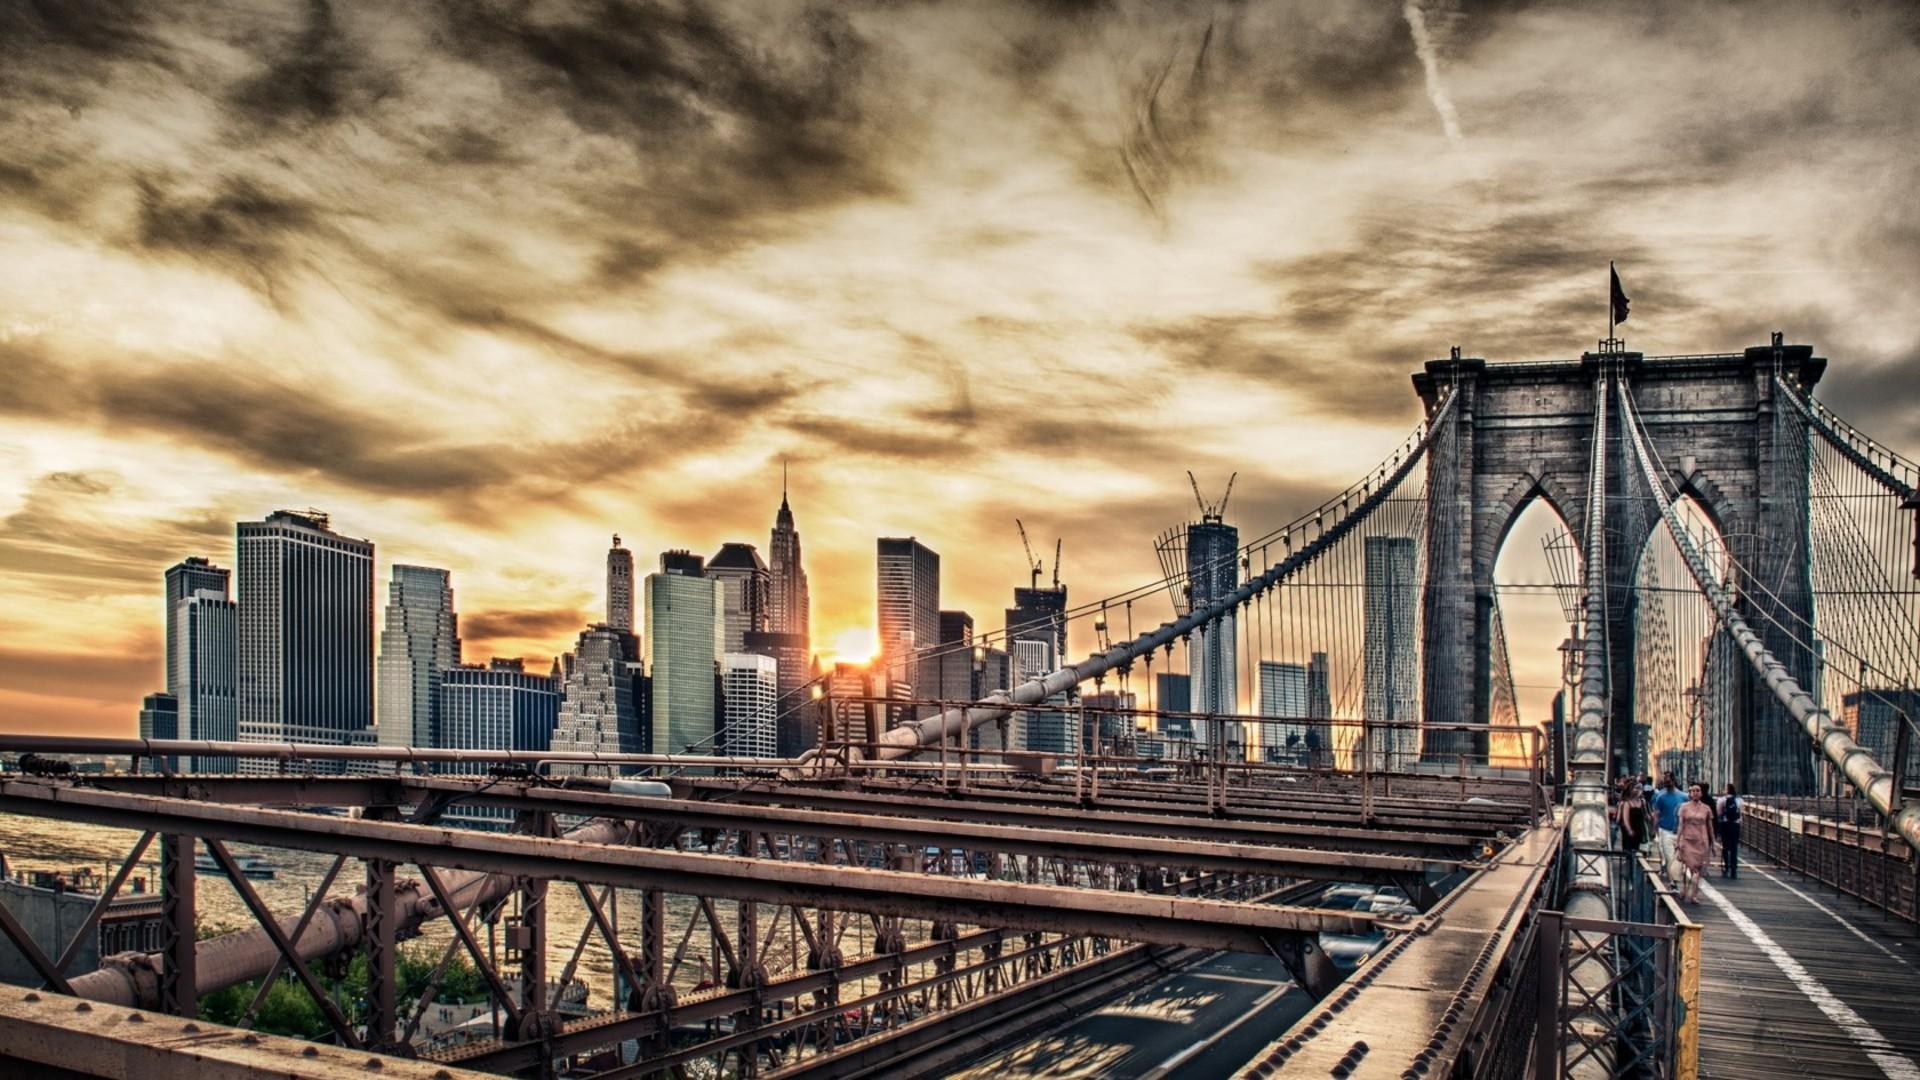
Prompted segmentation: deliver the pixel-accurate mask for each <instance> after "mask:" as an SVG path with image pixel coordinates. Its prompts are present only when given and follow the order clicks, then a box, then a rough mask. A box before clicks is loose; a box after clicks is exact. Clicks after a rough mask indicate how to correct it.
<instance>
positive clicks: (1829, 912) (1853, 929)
mask: <svg viewBox="0 0 1920 1080" xmlns="http://www.w3.org/2000/svg"><path fill="white" fill-rule="evenodd" d="M1747 869H1748V870H1751V871H1753V872H1754V873H1756V874H1759V875H1760V876H1761V877H1763V878H1766V879H1767V880H1768V881H1771V882H1773V883H1774V884H1775V885H1778V886H1780V887H1781V888H1783V889H1785V890H1787V891H1788V892H1790V893H1792V894H1793V895H1795V896H1797V897H1799V898H1800V899H1802V900H1805V901H1806V902H1807V903H1809V904H1811V905H1813V906H1814V907H1816V908H1818V909H1820V911H1822V912H1824V913H1825V914H1826V916H1827V918H1829V919H1832V920H1833V921H1834V922H1837V923H1839V924H1840V925H1841V926H1844V927H1846V928H1847V932H1848V933H1850V934H1852V935H1853V936H1854V937H1857V938H1859V939H1860V940H1861V941H1864V942H1866V943H1867V944H1869V945H1871V946H1873V947H1874V948H1876V949H1879V950H1880V951H1881V952H1883V953H1886V954H1887V955H1888V956H1891V957H1893V958H1894V960H1896V961H1898V962H1899V963H1901V964H1907V958H1906V957H1904V956H1901V955H1900V954H1899V953H1897V952H1894V951H1893V950H1892V949H1889V948H1887V947H1886V946H1885V945H1882V944H1880V943H1879V942H1878V941H1875V940H1874V939H1873V938H1872V937H1870V936H1868V935H1867V933H1866V932H1865V931H1863V930H1861V929H1860V928H1859V927H1857V926H1855V925H1853V924H1852V923H1850V922H1848V921H1847V920H1845V919H1843V918H1841V917H1840V913H1839V912H1837V911H1835V910H1833V909H1832V908H1830V907H1828V906H1827V905H1825V904H1823V903H1821V902H1820V901H1818V900H1815V899H1814V898H1813V897H1811V896H1808V895H1807V894H1806V893H1803V892H1801V891H1800V890H1799V889H1796V888H1794V887H1793V886H1791V885H1789V884H1787V883H1786V882H1784V881H1781V880H1780V879H1779V878H1777V877H1774V876H1773V875H1772V874H1769V873H1767V872H1766V871H1765V870H1762V869H1760V868H1759V867H1757V866H1749V867H1747ZM1907 966H1908V967H1912V966H1913V965H1911V964H1907Z"/></svg>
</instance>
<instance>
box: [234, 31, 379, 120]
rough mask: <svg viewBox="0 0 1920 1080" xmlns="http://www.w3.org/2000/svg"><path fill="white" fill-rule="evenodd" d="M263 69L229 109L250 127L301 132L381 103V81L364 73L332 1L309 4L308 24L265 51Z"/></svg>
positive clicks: (240, 87) (237, 89)
mask: <svg viewBox="0 0 1920 1080" xmlns="http://www.w3.org/2000/svg"><path fill="white" fill-rule="evenodd" d="M262 51H263V52H264V53H265V55H264V57H263V59H264V66H263V69H262V70H261V71H260V72H259V73H257V74H255V75H253V76H251V77H248V78H245V79H242V80H240V82H239V83H237V84H236V85H235V86H234V87H233V89H232V91H231V92H229V93H228V95H227V103H228V104H229V105H230V106H232V107H233V109H234V110H235V111H236V112H238V113H239V114H240V116H241V117H242V119H243V120H244V121H245V122H247V123H250V124H254V125H258V126H260V127H264V128H272V127H277V126H282V125H286V126H292V127H303V126H306V125H309V124H315V123H321V122H324V121H327V120H333V119H335V118H337V117H339V116H342V115H344V114H346V113H348V112H349V111H353V110H354V109H355V108H356V106H364V103H365V102H366V101H368V100H371V99H372V98H374V97H377V96H378V94H379V85H380V83H381V82H382V81H383V80H381V79H379V78H377V77H375V76H374V75H372V74H371V73H369V72H367V71H365V70H364V64H363V63H362V61H361V59H360V58H361V57H362V56H363V55H364V53H363V51H362V50H361V49H360V48H359V47H358V46H357V45H356V44H355V43H353V42H350V41H348V40H347V38H346V37H345V35H344V34H343V33H342V32H341V28H340V26H339V24H338V22H337V21H336V20H335V18H334V11H333V5H332V4H331V3H329V2H328V0H307V2H306V10H305V13H304V19H303V20H302V21H301V23H300V25H299V26H298V27H297V28H296V29H294V31H293V32H292V33H290V34H288V35H286V36H285V38H284V39H283V40H279V41H276V42H274V43H273V44H272V45H270V46H269V47H268V48H266V49H264V50H262Z"/></svg>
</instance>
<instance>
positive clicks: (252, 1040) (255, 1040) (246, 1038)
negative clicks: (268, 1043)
mask: <svg viewBox="0 0 1920 1080" xmlns="http://www.w3.org/2000/svg"><path fill="white" fill-rule="evenodd" d="M240 1041H241V1042H243V1043H246V1044H247V1045H248V1046H259V1045H260V1036H258V1035H242V1036H240Z"/></svg>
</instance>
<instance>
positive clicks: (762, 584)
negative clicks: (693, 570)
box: [707, 543, 773, 653]
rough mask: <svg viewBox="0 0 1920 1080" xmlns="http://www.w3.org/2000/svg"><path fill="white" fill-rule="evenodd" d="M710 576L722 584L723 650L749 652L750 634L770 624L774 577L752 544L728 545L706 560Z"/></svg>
mask: <svg viewBox="0 0 1920 1080" xmlns="http://www.w3.org/2000/svg"><path fill="white" fill-rule="evenodd" d="M707 576H708V577H710V578H712V579H714V580H715V581H717V582H719V583H720V593H721V596H720V622H721V632H722V634H723V635H724V638H725V639H724V640H723V641H722V643H721V648H722V649H724V650H725V651H726V652H734V653H737V652H745V651H747V649H746V641H747V635H748V634H751V633H760V632H764V631H765V630H766V629H767V628H768V626H769V625H770V624H771V621H772V620H771V618H770V615H771V612H770V610H769V609H770V606H771V603H772V600H771V592H772V587H773V575H772V574H771V573H770V572H769V571H768V570H767V564H766V563H764V562H761V561H760V552H758V551H757V550H755V549H754V546H753V545H752V544H741V543H727V544H722V545H720V550H719V552H717V553H716V554H715V555H714V556H713V558H711V559H708V560H707Z"/></svg>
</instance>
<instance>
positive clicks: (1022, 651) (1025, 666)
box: [1007, 635, 1079, 756]
mask: <svg viewBox="0 0 1920 1080" xmlns="http://www.w3.org/2000/svg"><path fill="white" fill-rule="evenodd" d="M1007 656H1008V665H1009V667H1010V669H1011V670H1010V671H1009V672H1008V677H1009V679H1010V680H1011V682H1012V684H1013V685H1014V686H1019V685H1020V684H1021V683H1024V682H1031V681H1033V680H1034V679H1039V678H1044V677H1046V676H1047V675H1050V674H1052V673H1053V670H1054V669H1055V668H1056V667H1058V666H1059V665H1058V658H1057V657H1055V656H1054V652H1053V638H1052V636H1051V635H1048V636H1047V637H1024V638H1014V639H1013V640H1012V641H1010V642H1008V643H1007ZM1046 704H1047V705H1048V706H1050V707H1051V708H1050V709H1049V710H1047V711H1041V710H1038V709H1031V710H1029V709H1020V710H1017V711H1016V712H1015V713H1014V714H1013V716H1012V717H1010V718H1009V722H1010V724H1011V725H1012V727H1011V728H1009V734H1010V735H1011V733H1012V732H1013V731H1014V730H1018V731H1019V732H1020V733H1021V736H1022V739H1021V741H1020V742H1018V743H1014V742H1013V741H1012V740H1011V738H1009V741H1008V746H1007V749H1009V750H1031V751H1033V752H1034V753H1037V754H1059V755H1062V756H1064V755H1067V754H1071V753H1073V748H1074V744H1075V742H1076V741H1077V740H1078V738H1079V734H1078V732H1077V731H1076V730H1075V726H1076V721H1075V719H1074V717H1073V715H1072V714H1070V713H1067V712H1065V711H1063V709H1064V706H1065V705H1066V704H1067V695H1065V694H1055V695H1054V696H1052V697H1050V698H1048V699H1047V700H1046Z"/></svg>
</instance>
